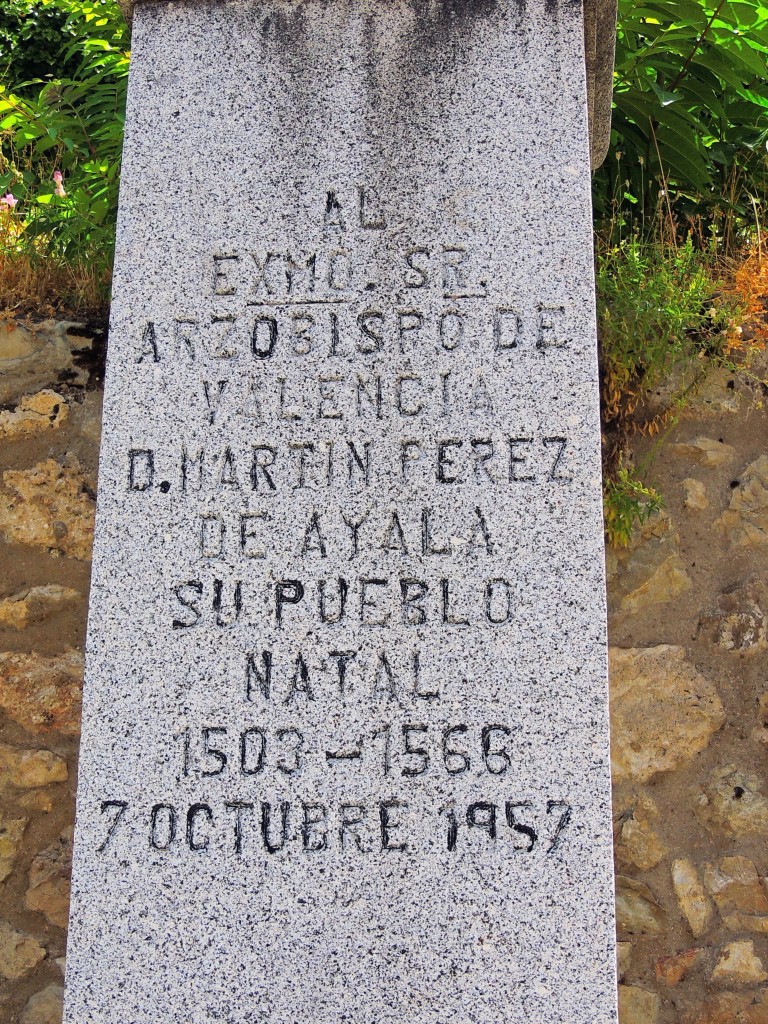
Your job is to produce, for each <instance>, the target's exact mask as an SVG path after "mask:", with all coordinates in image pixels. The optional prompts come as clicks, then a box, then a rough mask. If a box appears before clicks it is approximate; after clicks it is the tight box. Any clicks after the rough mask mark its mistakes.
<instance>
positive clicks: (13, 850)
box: [0, 810, 29, 882]
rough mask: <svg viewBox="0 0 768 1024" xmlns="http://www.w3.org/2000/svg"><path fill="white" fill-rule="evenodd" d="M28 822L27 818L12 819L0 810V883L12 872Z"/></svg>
mask: <svg viewBox="0 0 768 1024" xmlns="http://www.w3.org/2000/svg"><path fill="white" fill-rule="evenodd" d="M28 822H29V818H12V817H11V816H10V815H9V814H7V813H4V812H3V811H1V810H0V882H4V881H5V879H6V878H7V877H8V876H9V875H10V873H11V871H12V870H13V862H14V861H15V860H16V854H17V853H18V852H19V847H20V846H21V840H22V839H23V838H24V829H25V828H26V827H27V824H28Z"/></svg>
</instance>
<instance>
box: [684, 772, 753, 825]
mask: <svg viewBox="0 0 768 1024" xmlns="http://www.w3.org/2000/svg"><path fill="white" fill-rule="evenodd" d="M693 813H694V814H695V815H696V817H697V818H698V820H699V821H700V822H701V824H702V825H704V826H705V828H707V829H709V831H710V832H712V833H714V834H724V835H730V836H746V835H755V834H756V835H766V834H768V798H766V796H765V794H764V793H763V791H762V787H761V783H760V780H759V779H758V778H757V776H755V775H752V774H751V773H749V772H744V771H741V770H740V769H739V768H738V767H737V766H736V765H734V764H728V765H725V766H724V767H722V768H716V769H715V770H714V771H713V772H712V773H711V774H710V776H709V778H708V779H707V783H706V786H705V787H704V789H703V790H702V791H700V792H699V793H698V794H697V795H696V797H695V799H694V802H693Z"/></svg>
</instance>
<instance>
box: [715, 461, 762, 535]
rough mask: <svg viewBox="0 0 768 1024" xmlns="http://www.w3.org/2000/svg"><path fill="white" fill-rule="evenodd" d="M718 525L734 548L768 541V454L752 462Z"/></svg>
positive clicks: (716, 522)
mask: <svg viewBox="0 0 768 1024" xmlns="http://www.w3.org/2000/svg"><path fill="white" fill-rule="evenodd" d="M715 526H717V527H719V529H720V530H721V531H722V532H723V533H724V534H725V536H726V537H727V539H728V542H729V544H730V547H731V549H732V550H736V549H738V548H750V547H756V546H761V545H763V544H768V455H761V456H760V458H759V459H756V460H755V461H754V462H752V463H750V465H749V466H747V468H746V469H745V470H744V472H743V474H742V475H741V479H740V482H739V486H738V487H737V488H736V489H735V490H734V492H733V495H732V497H731V503H730V505H729V506H728V508H727V509H726V510H725V512H723V514H722V515H721V516H720V518H719V519H717V520H716V521H715Z"/></svg>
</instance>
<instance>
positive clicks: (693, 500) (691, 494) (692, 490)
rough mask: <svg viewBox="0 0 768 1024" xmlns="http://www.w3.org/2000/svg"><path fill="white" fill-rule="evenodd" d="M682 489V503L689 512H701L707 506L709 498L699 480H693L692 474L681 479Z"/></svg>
mask: <svg viewBox="0 0 768 1024" xmlns="http://www.w3.org/2000/svg"><path fill="white" fill-rule="evenodd" d="M683 489H684V491H685V496H684V498H683V504H684V505H685V507H686V508H687V509H690V510H691V512H702V511H703V510H704V509H705V508H709V499H708V498H707V492H706V489H705V487H704V484H703V483H702V482H701V480H695V479H694V478H693V477H692V476H689V477H686V479H685V480H683Z"/></svg>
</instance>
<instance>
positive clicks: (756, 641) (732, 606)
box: [699, 576, 768, 653]
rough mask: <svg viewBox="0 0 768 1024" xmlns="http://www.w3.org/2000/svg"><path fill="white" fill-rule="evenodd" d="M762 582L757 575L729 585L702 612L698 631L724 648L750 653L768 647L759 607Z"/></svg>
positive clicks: (764, 625) (762, 594) (762, 615)
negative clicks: (704, 611) (713, 605)
mask: <svg viewBox="0 0 768 1024" xmlns="http://www.w3.org/2000/svg"><path fill="white" fill-rule="evenodd" d="M764 599H765V584H764V583H763V582H762V580H760V579H759V578H758V577H756V576H752V577H750V579H748V580H746V581H745V582H744V583H740V584H736V585H734V586H732V587H729V588H728V589H727V590H725V591H723V593H722V594H721V595H720V596H719V598H718V599H717V605H716V606H715V607H714V608H713V609H711V610H710V611H708V612H707V613H706V614H705V615H703V616H702V618H701V621H700V622H699V630H700V632H701V634H702V635H703V636H705V637H707V638H708V639H709V640H711V641H712V642H713V643H716V644H717V645H718V646H719V647H723V648H724V649H725V650H726V651H737V652H744V653H753V652H755V651H763V650H765V649H766V648H768V636H767V635H766V634H767V631H766V617H765V614H764V613H763V609H762V607H761V602H763V601H764Z"/></svg>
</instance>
